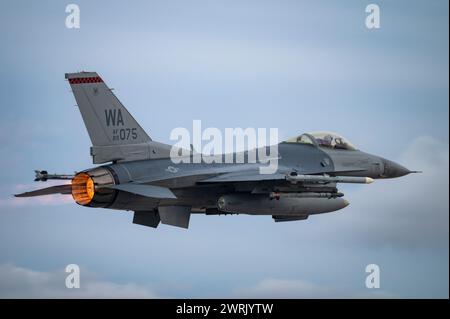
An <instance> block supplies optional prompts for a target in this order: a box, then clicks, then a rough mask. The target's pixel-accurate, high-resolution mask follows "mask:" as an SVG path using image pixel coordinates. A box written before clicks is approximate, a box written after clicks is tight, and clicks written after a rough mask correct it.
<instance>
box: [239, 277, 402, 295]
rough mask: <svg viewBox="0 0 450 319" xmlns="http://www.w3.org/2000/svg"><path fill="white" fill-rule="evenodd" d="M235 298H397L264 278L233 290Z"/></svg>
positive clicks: (301, 281)
mask: <svg viewBox="0 0 450 319" xmlns="http://www.w3.org/2000/svg"><path fill="white" fill-rule="evenodd" d="M234 295H235V297H237V298H287V299H291V298H292V299H293V298H300V299H302V298H305V299H310V298H363V299H367V298H397V297H398V296H397V295H395V294H391V293H388V292H385V291H381V290H372V291H370V292H365V293H360V294H357V295H354V294H350V293H346V292H343V291H341V289H336V288H332V287H328V286H321V285H317V284H315V283H312V282H309V281H304V280H298V279H277V278H266V279H263V280H261V281H259V282H257V283H256V284H255V285H252V286H247V287H241V288H238V289H236V290H235V292H234Z"/></svg>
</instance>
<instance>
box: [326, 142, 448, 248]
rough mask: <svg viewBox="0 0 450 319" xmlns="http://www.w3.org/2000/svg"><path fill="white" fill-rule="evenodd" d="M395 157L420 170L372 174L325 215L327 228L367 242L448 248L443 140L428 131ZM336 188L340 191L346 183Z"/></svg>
mask: <svg viewBox="0 0 450 319" xmlns="http://www.w3.org/2000/svg"><path fill="white" fill-rule="evenodd" d="M397 161H398V162H400V163H401V164H403V165H405V166H406V167H407V168H409V169H411V170H422V171H423V173H421V174H410V175H408V176H405V177H402V178H398V179H393V180H377V181H376V182H375V183H373V184H371V185H367V186H362V187H361V188H359V189H358V190H356V191H353V192H346V195H347V196H346V197H347V198H348V199H350V202H351V205H350V206H349V207H348V208H347V209H345V210H344V211H342V212H341V213H339V214H338V215H334V216H333V217H332V215H330V217H332V218H334V219H335V222H336V223H335V224H333V228H332V229H329V233H334V234H335V235H336V236H335V237H336V238H340V239H345V240H351V241H352V242H354V243H360V244H364V245H365V244H368V245H369V246H374V245H375V246H391V247H399V248H407V249H412V248H422V249H423V248H425V249H438V250H444V251H447V253H448V240H449V214H448V211H449V197H448V193H449V183H448V175H449V148H448V144H445V143H443V142H441V141H439V140H436V139H434V138H432V137H429V136H422V137H418V138H416V139H414V140H413V141H412V142H411V143H410V144H409V145H408V146H407V147H406V148H405V150H404V151H403V153H402V154H401V156H400V157H399V159H397ZM341 188H342V190H343V191H344V192H345V186H341ZM336 232H337V233H339V236H337V233H336Z"/></svg>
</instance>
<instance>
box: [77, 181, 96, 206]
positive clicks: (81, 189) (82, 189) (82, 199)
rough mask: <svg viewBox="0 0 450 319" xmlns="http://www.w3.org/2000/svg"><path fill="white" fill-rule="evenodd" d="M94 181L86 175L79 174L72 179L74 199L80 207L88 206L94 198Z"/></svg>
mask: <svg viewBox="0 0 450 319" xmlns="http://www.w3.org/2000/svg"><path fill="white" fill-rule="evenodd" d="M94 193H95V189H94V181H93V180H92V178H91V177H90V176H89V175H88V174H86V173H79V174H77V175H75V177H74V178H73V179H72V197H73V199H74V200H75V201H76V202H77V204H80V205H87V204H89V203H90V202H91V200H92V198H93V197H94Z"/></svg>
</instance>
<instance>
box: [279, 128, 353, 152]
mask: <svg viewBox="0 0 450 319" xmlns="http://www.w3.org/2000/svg"><path fill="white" fill-rule="evenodd" d="M286 142H287V143H300V144H312V145H317V146H321V147H328V148H333V149H340V150H350V151H354V150H356V149H357V148H356V147H355V146H354V145H353V144H352V143H350V142H349V141H348V140H347V139H346V138H345V137H343V136H342V135H339V134H337V133H333V132H325V131H321V132H311V133H304V134H302V135H299V136H295V137H293V138H290V139H288V140H286Z"/></svg>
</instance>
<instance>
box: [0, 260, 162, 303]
mask: <svg viewBox="0 0 450 319" xmlns="http://www.w3.org/2000/svg"><path fill="white" fill-rule="evenodd" d="M67 275H68V274H67V273H65V272H64V270H61V271H54V272H42V271H36V270H33V269H28V268H23V267H18V266H16V265H13V264H1V265H0V287H1V289H0V298H156V294H155V293H153V292H152V291H151V290H150V289H148V288H147V287H143V286H140V285H137V284H134V283H126V284H118V283H114V282H110V281H103V280H100V279H98V278H96V277H95V276H94V275H93V274H92V273H89V272H88V271H87V270H84V269H80V278H81V280H80V288H72V289H69V288H67V287H66V285H65V279H66V276H67Z"/></svg>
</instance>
